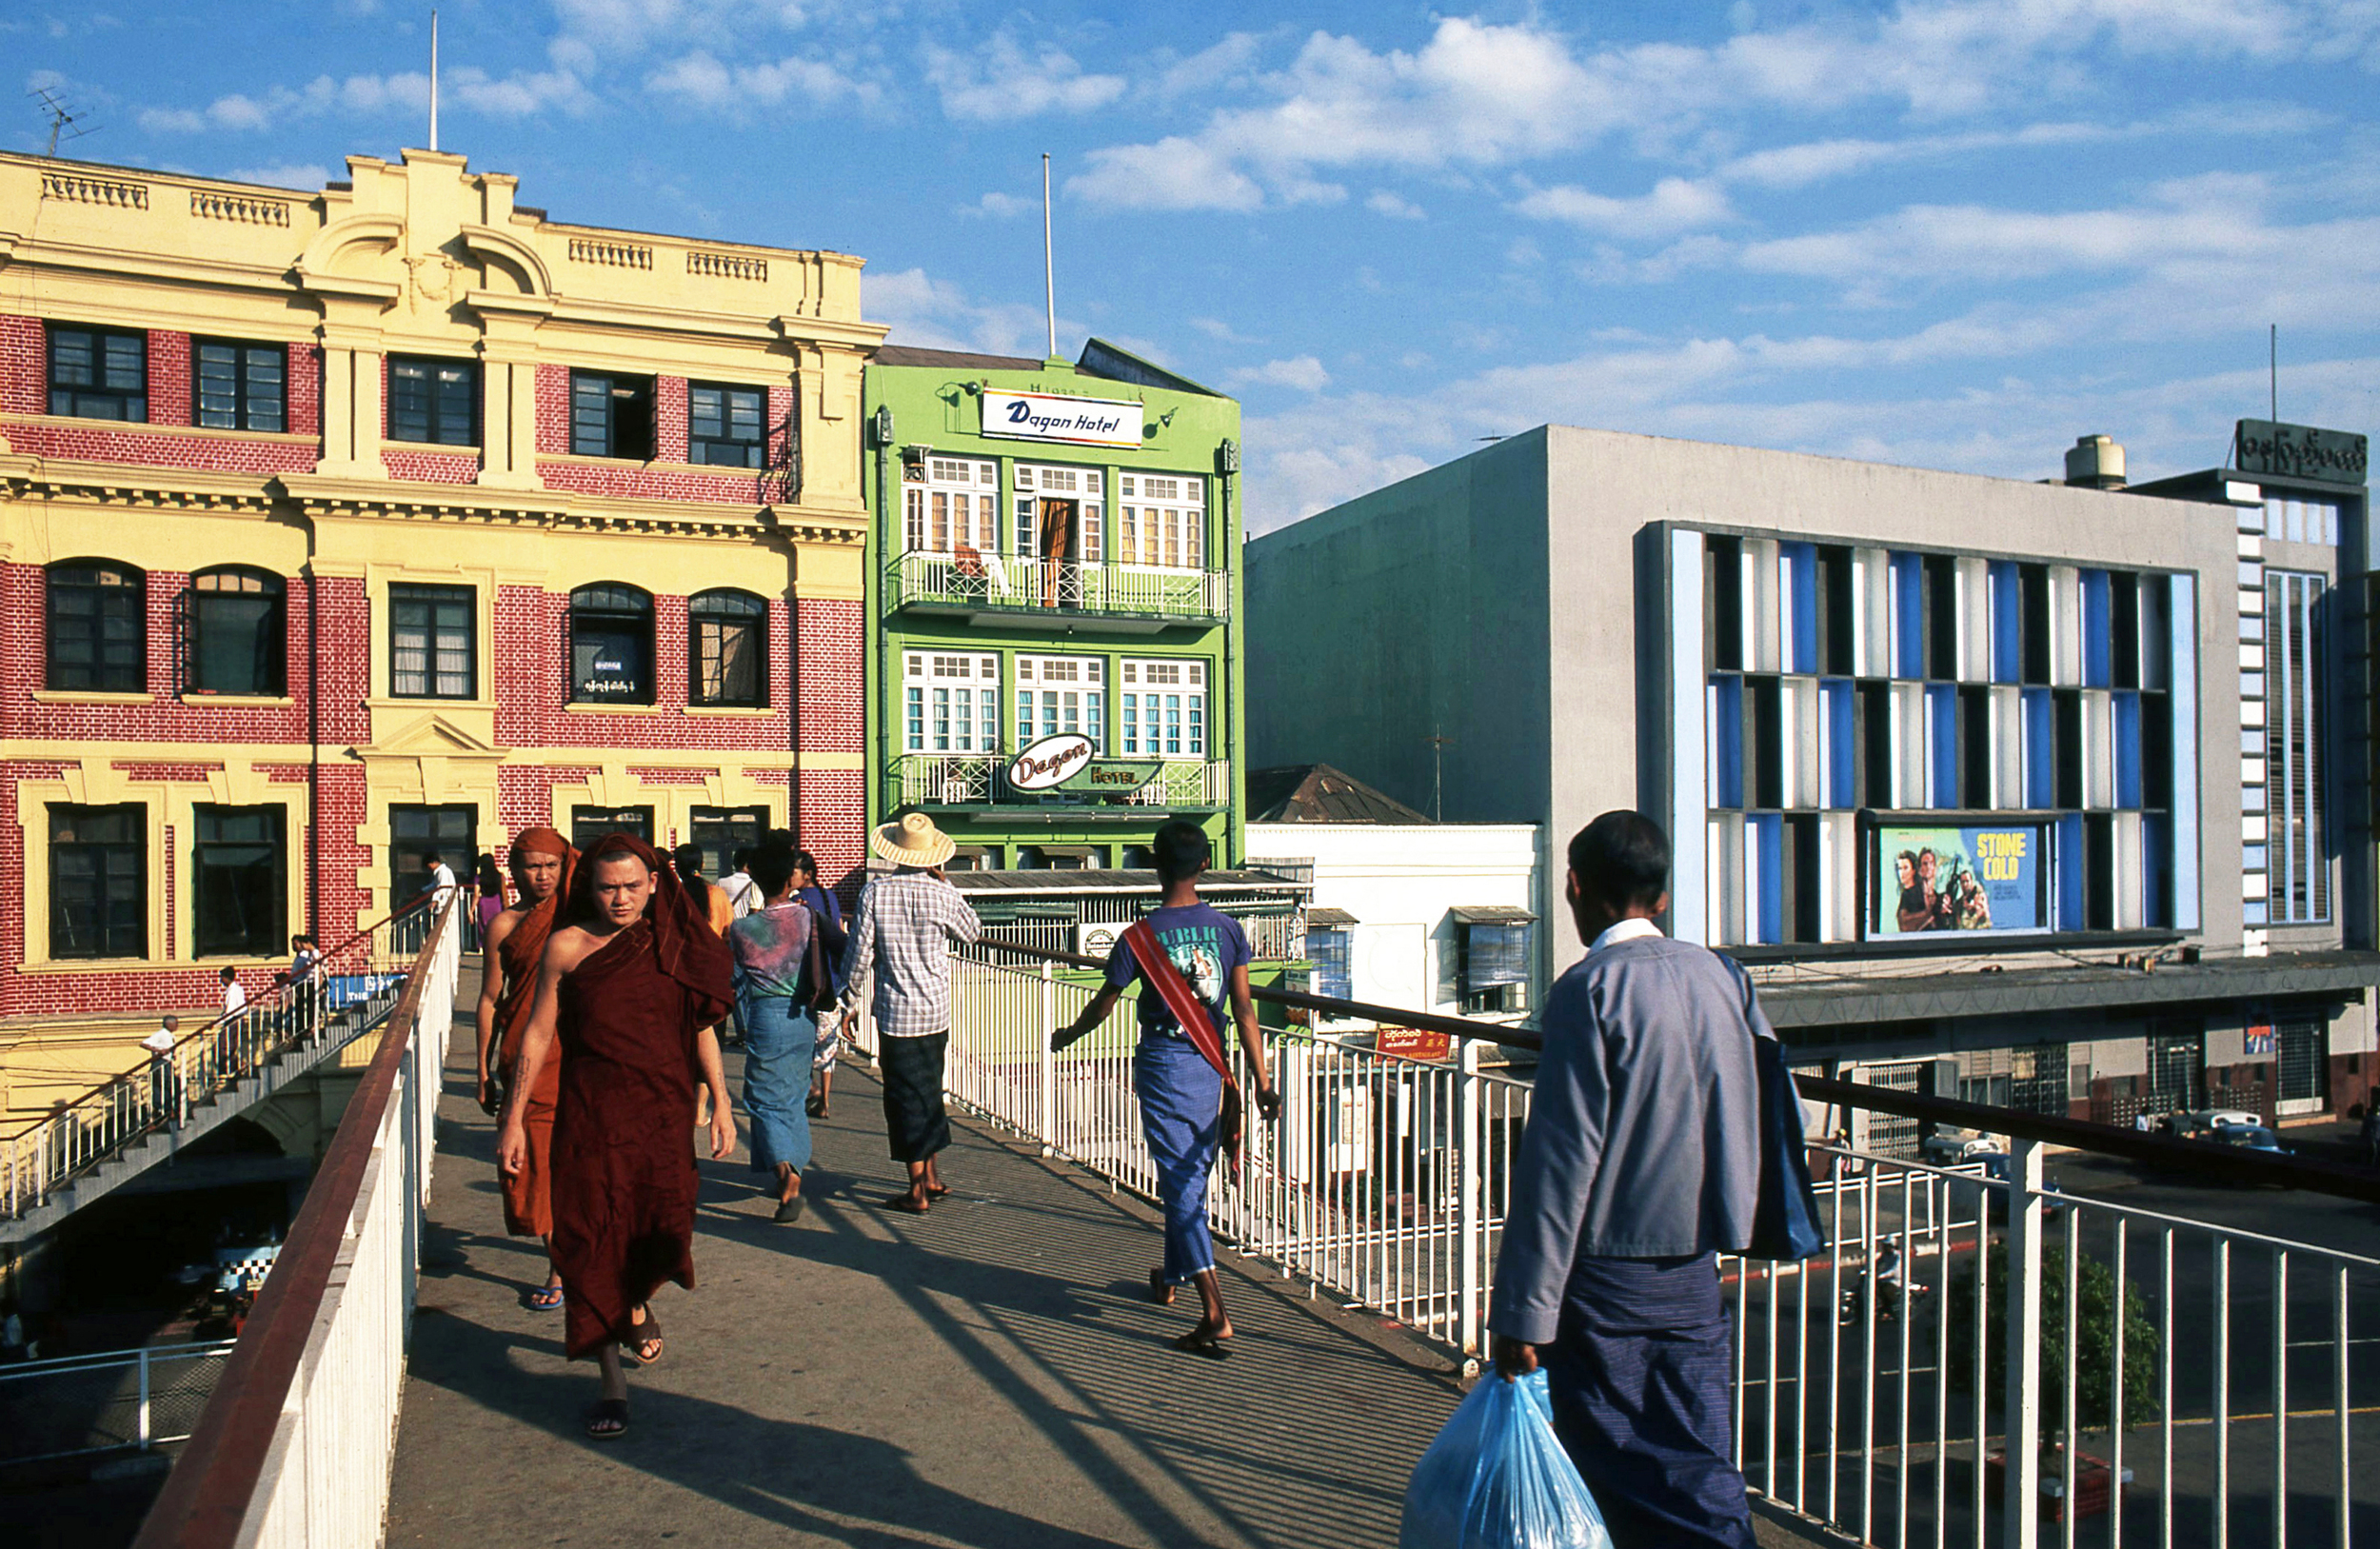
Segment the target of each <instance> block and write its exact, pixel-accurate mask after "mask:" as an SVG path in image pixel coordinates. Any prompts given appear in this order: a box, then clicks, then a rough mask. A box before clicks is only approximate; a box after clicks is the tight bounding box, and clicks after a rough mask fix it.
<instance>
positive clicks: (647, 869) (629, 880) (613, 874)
mask: <svg viewBox="0 0 2380 1549" xmlns="http://www.w3.org/2000/svg"><path fill="white" fill-rule="evenodd" d="M594 880H595V907H596V908H597V909H598V910H600V911H601V912H602V913H603V915H604V916H605V918H606V919H608V920H609V921H610V922H611V923H613V924H615V925H625V924H630V923H634V922H636V921H638V920H642V919H643V918H645V907H646V905H648V904H651V903H652V902H653V868H652V867H651V866H648V865H646V864H645V861H644V858H643V857H641V856H635V855H618V854H613V855H606V856H604V857H602V858H600V859H599V860H597V861H596V863H595V879H594Z"/></svg>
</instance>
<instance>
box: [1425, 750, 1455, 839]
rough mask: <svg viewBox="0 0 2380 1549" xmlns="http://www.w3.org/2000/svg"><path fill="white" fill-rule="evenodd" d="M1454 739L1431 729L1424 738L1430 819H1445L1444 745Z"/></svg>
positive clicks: (1433, 821)
mask: <svg viewBox="0 0 2380 1549" xmlns="http://www.w3.org/2000/svg"><path fill="white" fill-rule="evenodd" d="M1454 740H1455V739H1454V738H1452V737H1449V736H1447V735H1445V734H1444V733H1442V732H1438V731H1433V732H1431V733H1430V735H1429V736H1428V737H1427V738H1425V739H1424V741H1426V742H1428V744H1429V745H1430V821H1431V822H1432V823H1443V822H1445V821H1446V745H1447V744H1449V743H1451V742H1453V741H1454Z"/></svg>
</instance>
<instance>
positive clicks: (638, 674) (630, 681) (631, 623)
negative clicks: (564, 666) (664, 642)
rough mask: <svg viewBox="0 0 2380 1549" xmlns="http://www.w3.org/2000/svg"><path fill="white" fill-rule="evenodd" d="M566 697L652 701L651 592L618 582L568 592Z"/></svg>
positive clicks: (622, 702) (590, 700)
mask: <svg viewBox="0 0 2380 1549" xmlns="http://www.w3.org/2000/svg"><path fill="white" fill-rule="evenodd" d="M570 697H571V699H573V700H574V701H578V702H580V703H583V704H585V703H592V704H599V705H650V704H652V703H653V594H652V593H651V592H648V591H644V590H642V589H640V588H638V587H635V586H626V585H625V584H623V583H621V582H617V581H605V582H598V583H597V584H596V585H594V586H581V587H580V588H579V589H578V590H576V591H574V592H572V593H571V594H570Z"/></svg>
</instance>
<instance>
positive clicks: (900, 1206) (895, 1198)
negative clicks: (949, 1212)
mask: <svg viewBox="0 0 2380 1549" xmlns="http://www.w3.org/2000/svg"><path fill="white" fill-rule="evenodd" d="M883 1204H884V1208H885V1209H887V1210H898V1211H900V1212H901V1213H902V1215H904V1216H922V1215H924V1214H925V1213H926V1212H927V1211H928V1210H930V1209H932V1208H933V1206H931V1205H929V1204H926V1203H924V1202H923V1201H920V1200H919V1199H918V1197H917V1196H916V1195H914V1194H893V1195H888V1196H886V1197H885V1199H884V1201H883Z"/></svg>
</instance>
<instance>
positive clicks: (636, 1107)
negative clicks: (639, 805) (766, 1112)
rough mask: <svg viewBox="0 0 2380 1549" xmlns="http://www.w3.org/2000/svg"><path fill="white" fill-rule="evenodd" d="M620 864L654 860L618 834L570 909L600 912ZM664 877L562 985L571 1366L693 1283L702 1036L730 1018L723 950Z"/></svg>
mask: <svg viewBox="0 0 2380 1549" xmlns="http://www.w3.org/2000/svg"><path fill="white" fill-rule="evenodd" d="M613 853H638V854H640V855H644V856H651V853H652V852H651V851H650V849H649V848H647V847H646V846H645V845H644V844H641V843H640V842H638V841H636V840H632V839H628V838H627V836H625V835H621V834H614V835H612V836H611V837H610V838H609V839H606V840H604V841H602V842H601V843H599V844H596V845H594V846H593V847H592V848H590V849H589V850H588V851H587V852H586V854H585V856H584V857H583V858H582V860H581V862H580V865H579V867H578V870H577V874H576V876H575V877H574V878H573V881H574V883H576V884H577V886H576V888H575V889H574V895H573V899H572V903H573V904H574V905H578V904H582V903H583V902H587V903H589V904H590V906H591V894H590V893H589V890H590V889H591V886H592V879H593V877H594V875H595V870H596V865H595V863H596V862H598V861H599V860H601V859H602V858H603V857H604V856H605V855H606V854H613ZM654 859H655V861H656V862H657V861H658V858H657V857H656V858H654ZM656 877H657V882H658V884H659V891H658V893H657V895H656V896H655V898H654V900H653V903H652V906H651V908H650V909H649V910H648V911H647V913H646V916H645V919H643V920H640V921H638V922H637V923H635V924H632V925H630V926H628V927H627V928H625V929H624V930H621V931H619V932H618V933H616V934H615V935H614V936H613V937H612V938H611V939H610V940H609V941H607V942H605V943H604V944H603V945H602V946H600V947H598V948H596V949H595V951H594V952H592V953H590V954H589V955H588V956H586V957H585V958H584V959H582V960H581V961H580V963H579V964H578V966H577V967H575V968H573V969H571V970H570V972H568V973H567V974H565V975H564V976H563V980H562V986H561V995H560V1003H559V1005H558V1007H557V1010H558V1011H559V1013H560V1015H559V1017H558V1018H557V1023H558V1033H559V1037H560V1042H561V1048H560V1054H561V1062H562V1089H561V1094H560V1101H559V1102H558V1103H557V1105H556V1108H555V1113H554V1140H553V1180H552V1194H553V1228H554V1230H553V1260H554V1267H555V1268H556V1269H557V1270H559V1271H560V1272H561V1275H562V1283H563V1288H564V1291H565V1296H566V1300H565V1303H564V1305H565V1308H566V1309H567V1319H566V1322H565V1338H564V1343H565V1349H566V1351H567V1353H568V1354H569V1355H571V1356H573V1357H577V1356H584V1355H587V1354H590V1353H592V1352H594V1351H595V1350H597V1349H600V1348H601V1347H602V1346H603V1344H604V1343H605V1341H606V1340H629V1339H632V1338H633V1335H632V1334H631V1333H630V1328H631V1325H630V1323H629V1319H628V1315H629V1311H630V1309H632V1308H634V1307H635V1306H637V1305H638V1304H639V1303H641V1302H643V1301H645V1300H646V1299H647V1298H649V1297H650V1296H651V1295H652V1294H653V1292H654V1291H656V1290H657V1289H659V1288H660V1286H661V1284H662V1282H663V1281H677V1282H678V1283H679V1284H680V1285H683V1286H685V1287H687V1288H688V1289H691V1288H692V1287H693V1285H694V1206H695V1197H696V1193H697V1191H698V1188H699V1186H700V1179H699V1176H698V1174H697V1173H696V1170H695V1162H694V1147H693V1130H694V1099H695V1089H696V1088H697V1087H698V1086H699V1085H700V1084H701V1082H702V1065H701V1062H700V1056H699V1054H698V1053H697V1049H698V1043H697V1035H698V1034H700V1032H701V1031H702V1029H704V1028H705V1027H708V1026H710V1025H712V1024H713V1023H716V1022H718V1021H719V1019H720V1018H721V1017H722V1016H724V1014H725V1009H726V1002H727V998H728V996H729V994H730V993H731V989H730V980H729V971H730V970H729V968H728V963H727V952H726V945H725V943H723V942H721V941H720V940H719V938H718V937H716V936H712V935H711V934H710V931H709V928H708V926H707V924H705V923H703V922H702V921H701V920H700V919H699V917H697V916H694V915H693V914H692V912H691V908H690V904H689V902H688V901H687V900H686V898H685V896H684V894H683V893H681V892H679V891H678V889H677V887H676V886H675V885H674V884H675V883H676V881H677V879H676V878H675V877H674V876H672V875H671V874H670V873H669V871H668V869H667V867H666V865H665V864H664V865H662V866H661V868H660V869H659V871H658V872H657V873H656ZM581 895H588V896H587V898H585V899H583V898H582V896H581ZM572 912H573V913H574V914H578V915H579V916H580V917H581V918H585V914H584V912H582V911H581V910H580V909H578V908H576V907H574V909H573V911H572ZM688 926H691V927H692V929H693V930H694V931H699V932H700V934H701V937H702V938H706V939H707V941H706V943H705V942H704V941H700V940H696V939H693V938H692V937H690V935H689V933H688V929H687V927H688Z"/></svg>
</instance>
